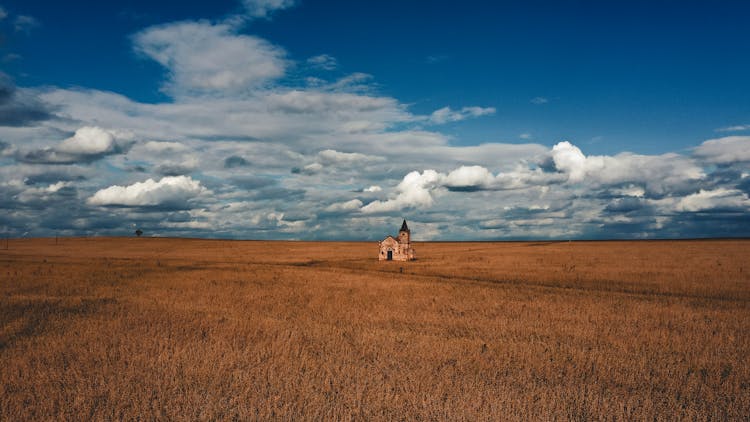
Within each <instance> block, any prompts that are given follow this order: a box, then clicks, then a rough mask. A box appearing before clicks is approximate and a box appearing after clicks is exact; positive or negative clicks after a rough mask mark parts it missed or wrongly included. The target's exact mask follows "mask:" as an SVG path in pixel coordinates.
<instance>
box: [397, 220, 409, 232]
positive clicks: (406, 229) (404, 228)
mask: <svg viewBox="0 0 750 422" xmlns="http://www.w3.org/2000/svg"><path fill="white" fill-rule="evenodd" d="M399 232H409V226H407V225H406V219H404V222H403V223H402V224H401V230H399Z"/></svg>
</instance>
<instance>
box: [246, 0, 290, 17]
mask: <svg viewBox="0 0 750 422" xmlns="http://www.w3.org/2000/svg"><path fill="white" fill-rule="evenodd" d="M294 3H295V1H294V0H243V4H244V5H245V8H246V9H247V13H248V14H249V15H250V16H251V17H253V18H268V17H269V16H270V15H271V13H272V12H274V11H276V10H282V9H287V8H289V7H292V6H294Z"/></svg>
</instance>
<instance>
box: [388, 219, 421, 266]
mask: <svg viewBox="0 0 750 422" xmlns="http://www.w3.org/2000/svg"><path fill="white" fill-rule="evenodd" d="M378 244H379V245H380V254H379V255H378V260H380V261H413V260H415V259H417V254H416V252H415V251H414V248H412V247H411V231H410V230H409V226H407V225H406V220H404V222H403V224H401V230H399V231H398V237H393V236H387V237H386V238H385V239H383V240H382V241H380V242H378Z"/></svg>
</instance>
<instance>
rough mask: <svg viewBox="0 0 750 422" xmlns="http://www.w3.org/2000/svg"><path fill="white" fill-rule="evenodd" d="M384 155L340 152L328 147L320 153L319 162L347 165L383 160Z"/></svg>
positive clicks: (327, 164)
mask: <svg viewBox="0 0 750 422" xmlns="http://www.w3.org/2000/svg"><path fill="white" fill-rule="evenodd" d="M382 160H383V158H382V157H373V156H368V155H365V154H360V153H358V152H340V151H336V150H332V149H326V150H323V151H320V152H319V153H318V159H317V161H318V163H320V164H322V165H324V166H331V165H339V166H340V165H345V166H352V165H356V164H360V163H366V162H371V161H382Z"/></svg>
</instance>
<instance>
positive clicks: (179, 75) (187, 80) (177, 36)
mask: <svg viewBox="0 0 750 422" xmlns="http://www.w3.org/2000/svg"><path fill="white" fill-rule="evenodd" d="M256 3H258V4H261V3H264V2H256ZM265 3H271V2H265ZM259 10H261V9H259ZM262 10H266V9H262ZM133 43H134V48H135V50H136V51H137V52H138V53H140V54H143V55H144V56H146V57H149V58H151V59H153V60H155V61H156V62H157V63H159V64H161V65H162V66H164V67H165V68H167V70H168V71H169V81H168V83H167V84H166V85H165V86H164V89H165V91H167V92H169V93H170V94H172V95H178V96H179V95H190V94H212V93H222V94H224V95H233V94H236V93H240V94H244V93H246V92H247V91H248V90H250V89H252V88H256V87H259V86H261V85H263V84H265V83H268V82H269V81H272V80H274V79H276V78H279V77H281V76H282V75H283V74H284V70H285V68H286V66H287V62H286V59H285V56H286V53H285V52H284V50H283V49H282V48H280V47H277V46H275V45H273V44H271V43H269V42H268V41H266V40H263V39H261V38H258V37H254V36H250V35H242V34H238V33H236V29H235V28H234V27H232V26H231V25H229V24H211V23H209V22H205V21H201V22H179V23H170V24H165V25H159V26H154V27H150V28H146V29H145V30H143V31H141V32H139V33H137V34H135V35H134V36H133Z"/></svg>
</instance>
